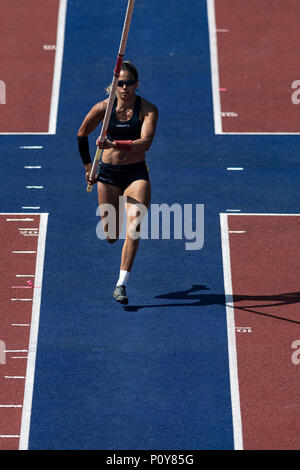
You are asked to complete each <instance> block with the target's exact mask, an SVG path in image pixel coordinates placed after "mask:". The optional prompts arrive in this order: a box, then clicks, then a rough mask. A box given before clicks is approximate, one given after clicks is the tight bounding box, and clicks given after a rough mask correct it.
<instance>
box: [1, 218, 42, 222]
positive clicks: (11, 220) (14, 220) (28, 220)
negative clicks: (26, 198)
mask: <svg viewBox="0 0 300 470" xmlns="http://www.w3.org/2000/svg"><path fill="white" fill-rule="evenodd" d="M34 220H35V219H24V218H23V219H6V222H20V221H26V222H33V221H34Z"/></svg>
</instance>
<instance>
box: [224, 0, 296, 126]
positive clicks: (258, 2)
mask: <svg viewBox="0 0 300 470" xmlns="http://www.w3.org/2000/svg"><path fill="white" fill-rule="evenodd" d="M215 15H216V28H217V31H218V30H223V31H219V32H217V42H218V63H219V78H220V87H221V88H223V89H224V88H226V89H227V91H221V111H222V112H234V113H236V114H238V116H237V117H223V118H222V128H223V132H245V133H249V132H259V133H260V132H266V133H268V132H270V133H277V132H288V133H290V132H300V120H299V106H297V105H295V104H293V103H292V100H291V95H292V93H293V92H294V91H295V90H294V89H292V88H291V84H292V83H293V82H294V81H295V80H297V79H300V76H299V66H298V63H299V58H298V44H299V42H300V29H299V24H298V23H299V15H300V4H299V1H298V0H289V2H288V7H287V4H286V0H276V2H275V1H274V0H264V1H262V0H251V1H241V0H226V1H224V0H215ZM224 30H226V31H224ZM283 38H284V40H283Z"/></svg>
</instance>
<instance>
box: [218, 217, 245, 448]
mask: <svg viewBox="0 0 300 470" xmlns="http://www.w3.org/2000/svg"><path fill="white" fill-rule="evenodd" d="M220 224H221V241H222V258H223V276H224V288H225V296H226V320H227V337H228V357H229V375H230V394H231V407H232V422H233V438H234V449H235V450H243V432H242V417H241V404H240V391H239V379H238V364H237V351H236V329H235V319H234V305H233V297H232V296H233V292H232V278H231V264H230V246H229V234H228V214H220Z"/></svg>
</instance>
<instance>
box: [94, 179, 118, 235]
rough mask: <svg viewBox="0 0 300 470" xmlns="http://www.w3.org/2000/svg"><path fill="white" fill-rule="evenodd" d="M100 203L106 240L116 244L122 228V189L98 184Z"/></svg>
mask: <svg viewBox="0 0 300 470" xmlns="http://www.w3.org/2000/svg"><path fill="white" fill-rule="evenodd" d="M97 185H98V201H99V208H100V217H101V220H102V224H103V230H104V233H105V235H106V240H107V241H108V242H109V243H114V242H115V241H117V240H118V238H119V234H120V227H122V213H121V214H120V211H119V207H120V204H119V198H120V197H121V195H122V192H123V191H122V189H121V188H119V187H118V186H114V185H112V184H106V183H102V182H98V184H97Z"/></svg>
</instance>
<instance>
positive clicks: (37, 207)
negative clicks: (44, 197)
mask: <svg viewBox="0 0 300 470" xmlns="http://www.w3.org/2000/svg"><path fill="white" fill-rule="evenodd" d="M22 209H40V206H22Z"/></svg>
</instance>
